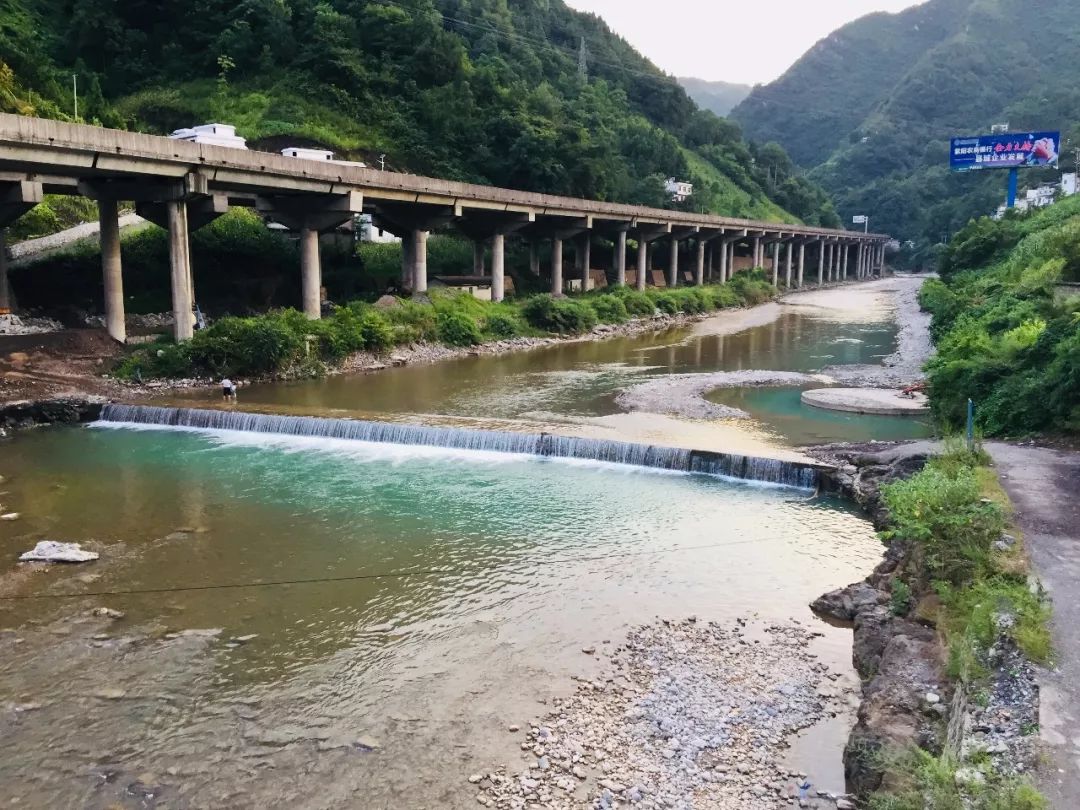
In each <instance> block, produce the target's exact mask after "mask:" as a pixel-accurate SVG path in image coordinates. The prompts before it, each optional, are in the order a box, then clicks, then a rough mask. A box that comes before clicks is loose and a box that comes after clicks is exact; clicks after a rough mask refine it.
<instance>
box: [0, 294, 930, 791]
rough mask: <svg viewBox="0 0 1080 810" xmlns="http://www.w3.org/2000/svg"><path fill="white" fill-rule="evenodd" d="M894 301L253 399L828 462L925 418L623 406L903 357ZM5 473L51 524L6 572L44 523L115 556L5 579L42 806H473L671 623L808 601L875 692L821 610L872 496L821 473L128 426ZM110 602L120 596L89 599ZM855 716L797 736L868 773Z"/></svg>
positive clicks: (856, 548) (859, 543)
mask: <svg viewBox="0 0 1080 810" xmlns="http://www.w3.org/2000/svg"><path fill="white" fill-rule="evenodd" d="M878 297H879V298H880V294H878ZM879 303H880V302H879ZM864 304H865V302H864ZM871 310H873V311H871ZM845 312H846V313H847V314H846V315H845V314H843V313H845ZM838 313H839V314H838ZM889 317H890V316H889V312H888V307H887V306H883V305H882V306H877V307H876V308H871V307H867V306H860V307H858V309H857V312H856V314H854V315H853V314H852V310H851V309H836V310H821V309H820V308H815V307H804V308H801V309H797V310H795V311H785V312H782V313H781V314H780V316H779V317H778V318H776V319H771V320H769V322H768V323H763V324H759V325H757V326H751V327H749V328H748V329H746V330H743V331H736V332H734V333H728V332H727V327H725V326H724V325H723V323H722V321H721V320H719V319H711V320H708V321H704V322H701V323H699V324H697V325H695V326H692V327H688V328H685V329H681V330H675V331H671V332H667V333H662V334H654V335H649V336H646V337H638V338H629V339H616V340H610V341H604V342H579V343H571V344H565V345H560V346H557V347H554V348H551V349H546V350H539V351H534V352H528V353H522V354H516V355H503V356H497V357H467V358H462V359H460V360H454V361H450V362H446V363H442V364H438V365H430V366H416V367H405V368H399V369H392V370H388V371H386V372H383V373H380V374H376V375H372V376H364V377H335V378H331V379H328V380H321V381H309V382H303V383H297V384H289V385H275V386H253V387H250V388H245V389H243V390H242V392H241V405H240V407H245V408H246V407H250V408H252V409H257V410H274V411H284V412H290V413H312V414H320V415H334V416H342V415H348V416H382V417H384V418H385V417H386V416H388V415H392V416H393V418H395V419H402V418H403V419H408V420H411V421H445V422H449V423H456V424H467V425H470V426H473V425H484V426H493V425H494V426H506V425H510V426H522V425H524V426H528V428H529V429H536V428H537V427H540V428H543V429H548V428H553V429H556V430H561V431H566V432H570V433H577V434H588V435H600V436H605V437H609V436H618V437H619V438H626V439H640V438H642V437H648V438H649V439H651V440H654V441H657V442H660V443H665V442H666V443H675V444H680V443H681V444H686V443H687V442H690V443H691V446H696V444H697V443H698V440H701V442H702V443H704V444H709V445H711V446H714V447H715V446H717V445H719V444H722V443H723V442H724V441H726V440H727V439H728V438H730V437H732V436H734V435H737V434H738V435H742V436H743V438H741V439H740V442H741V443H742V444H743V446H753V447H758V446H760V447H769V448H771V449H772V450H774V451H777V452H781V451H785V452H792V453H796V454H797V452H798V451H797V447H796V445H798V444H802V443H804V442H805V441H806V440H812V441H817V440H823V439H833V438H850V437H851V436H852V431H853V430H861V431H864V433H865V434H866V435H871V434H875V435H877V436H878V437H879V438H881V437H882V436H881V435H880V432H881V431H884V432H886V433H889V434H890V435H889V436H888V437H892V436H893V435H897V436H900V435H916V434H919V433H920V432H921V431H925V426H922V425H920V424H919V423H918V422H915V423H912V422H909V421H904V420H902V419H897V420H894V421H884V422H881V423H880V424H877V423H875V424H869V423H867V422H866V421H864V420H862V419H860V418H859V417H842V418H839V419H836V420H833V419H830V418H824V417H821V416H819V415H817V414H815V415H813V417H805V418H800V417H799V416H798V414H799V412H800V409H799V408H797V407H794V406H793V405H792V400H791V399H790V395H791V392H790V391H785V390H783V389H747V390H743V389H736V390H734V391H728V392H724V394H723V397H724V398H725V399H730V398H734V399H735V400H738V401H739V402H741V403H742V405H741V407H744V409H745V410H746V411H748V412H749V413H750V414H751V417H752V418H751V419H742V420H731V421H730V423H726V424H723V425H711V424H700V423H692V422H686V421H685V420H679V419H676V418H671V417H655V423H654V422H653V420H652V419H651V417H652V416H653V415H650V414H633V415H624V414H619V413H618V408H617V406H616V405H615V402H614V398H615V394H616V392H617V390H618V389H619V388H620V387H622V386H624V385H626V384H627V381H628V380H637V379H640V378H642V377H650V376H657V375H663V374H671V373H685V372H697V371H716V370H737V369H748V368H757V369H760V368H770V369H785V370H806V371H816V370H819V369H821V368H823V367H825V366H828V365H835V364H838V363H873V362H874V361H875V360H879V359H880V358H882V357H883V356H885V355H888V354H889V353H890V352H891V351H892V350H893V348H894V346H895V335H896V327H895V324H893V323H892V322H891V321H890V320H889ZM771 395H776V396H775V398H774V397H772V396H771ZM211 396H212V395H211V394H194V395H190V396H189V397H179V398H178V397H175V396H173V397H171V398H170V399H171V400H174V401H175V400H177V399H180V400H181V401H190V400H191V399H192V398H194V399H205V400H206V404H215V405H216V404H217V403H216V402H213V400H212V399H211ZM857 426H858V427H857ZM0 473H2V474H3V475H4V476H6V477H7V481H6V482H5V483H4V485H3V487H4V489H5V490H6V491H5V492H4V494H3V496H2V498H3V502H4V504H5V506H7V507H8V508H12V509H17V510H18V511H19V512H20V513H21V515H22V517H21V519H20V520H18V521H16V522H13V523H4V524H2V525H0V556H2V558H3V559H4V560H12V559H14V558H15V557H16V556H17V554H18V552H20V551H22V550H25V549H26V548H29V547H30V546H32V545H33V542H34V541H36V540H38V539H43V538H57V539H65V540H74V541H79V542H83V543H84V544H86V545H87V546H88V547H91V548H94V549H95V550H99V551H100V552H101V553H102V560H101V561H100V562H98V563H95V564H92V565H89V566H84V567H63V568H52V569H45V570H35V569H30V568H28V567H23V568H21V569H17V570H10V571H9V573H6V574H3V575H0V596H2V597H7V598H6V599H4V600H0V628H2V630H0V650H2V653H0V695H3V698H2V700H3V701H4V702H3V703H0V735H2V736H3V739H4V740H5V754H4V757H3V758H2V759H0V784H3V785H4V788H5V797H6V798H8V799H9V800H10V801H12V802H13V803H16V804H17V805H18V806H21V807H35V808H36V807H41V808H53V807H60V806H72V807H75V806H78V807H91V808H106V807H113V806H121V807H145V806H169V807H226V806H228V807H362V808H377V807H395V808H397V807H410V808H411V807H473V806H476V800H475V790H474V789H472V786H471V785H469V784H468V783H467V782H466V781H465V780H464V776H466V775H468V774H469V773H472V772H474V771H481V772H486V770H488V769H490V768H492V767H493V766H494V765H495V764H497V763H498V764H505V765H506V766H507V767H508V768H510V769H515V768H517V769H520V767H521V762H520V760H521V757H522V754H521V751H520V750H519V742H520V741H521V740H520V736H519V735H515V734H513V733H509V732H508V731H507V729H508V727H509V726H510V725H511V724H513V725H521V726H525V725H527V724H528V723H530V722H531V721H532V720H533V718H534V717H536V716H537V715H538V713H540V712H542V711H544V710H545V706H549V705H551V702H552V701H553V700H555V699H557V698H560V697H565V696H566V695H568V694H569V693H570V692H571V691H572V690H573V688H574V681H573V680H572V678H575V677H584V678H593V677H596V676H597V674H598V673H599V672H601V671H602V669H603V667H604V661H605V658H606V654H607V651H608V650H609V649H610V646H609V645H617V644H619V640H620V639H621V638H623V637H625V635H626V633H627V631H628V630H629V629H631V628H632V627H633V626H636V625H640V624H644V623H649V622H653V621H655V619H656V617H658V616H659V617H670V618H682V617H685V616H687V615H690V614H695V615H697V616H701V617H703V618H707V619H708V620H710V621H717V622H719V623H722V624H731V623H733V622H735V620H737V619H741V620H749V621H751V622H773V621H775V622H784V621H791V620H793V619H794V620H798V621H802V622H803V623H805V624H806V625H807V626H812V627H813V628H814V630H815V631H818V632H820V633H821V637H820V638H818V639H817V640H816V641H814V642H813V645H814V654H816V655H818V656H819V657H820V660H822V661H823V662H825V663H827V664H828V665H829V666H831V667H833V668H835V669H836V670H838V671H840V672H843V678H842V680H841V682H842V683H846V684H847V685H848V686H852V685H853V684H854V681H853V674H852V673H851V672H850V665H849V663H848V661H849V657H850V633H849V632H848V631H846V630H843V629H836V628H831V627H828V626H827V625H824V624H823V623H820V622H817V621H816V620H815V619H814V618H813V617H812V615H811V614H810V613H809V611H808V609H807V607H806V605H807V603H808V602H809V601H810V600H811V599H813V598H814V597H816V596H817V595H818V594H820V593H822V592H824V591H827V590H830V589H832V588H835V587H838V586H841V585H844V584H847V583H848V582H850V581H853V580H855V579H858V578H860V577H862V576H864V575H865V574H866V572H867V571H868V570H869V569H870V568H871V567H872V566H873V565H874V564H875V562H876V561H877V559H878V558H879V556H880V545H879V543H878V541H877V540H876V538H875V537H874V534H873V531H872V529H871V527H870V526H869V524H868V523H867V522H866V521H865V520H864V519H863V518H862V517H861V516H859V515H858V514H856V513H855V512H854V511H853V510H852V509H851V508H849V507H848V506H846V505H845V504H842V503H839V502H835V501H832V500H830V499H827V498H822V497H815V496H814V495H813V493H811V492H807V491H803V490H798V489H791V488H785V487H771V486H762V485H756V484H751V483H739V482H732V481H728V480H723V479H718V478H715V477H712V476H707V475H690V474H681V473H670V472H663V471H655V470H644V469H634V468H628V467H622V466H619V465H610V464H603V463H595V462H586V461H574V460H556V459H535V458H525V457H517V456H509V455H505V454H500V453H476V452H469V451H455V450H444V449H439V448H430V447H401V446H395V445H372V444H366V443H359V442H353V441H349V440H333V439H324V438H310V437H297V436H268V435H263V434H252V433H244V432H237V431H221V430H217V431H181V430H165V429H147V428H146V427H145V426H142V427H140V428H139V429H135V428H134V427H125V426H123V425H112V426H106V425H98V426H94V427H90V428H81V429H73V428H56V429H45V430H39V431H34V432H32V433H28V434H24V435H20V436H18V437H17V438H16V439H15V440H13V441H11V442H9V443H7V444H6V446H5V447H4V450H3V456H2V463H0ZM288 583H292V584H288ZM130 591H143V593H135V594H132V593H125V592H130ZM146 591H149V592H146ZM85 593H94V594H101V595H99V596H95V597H92V598H91V597H78V598H68V597H72V596H76V597H77V595H79V594H85ZM12 597H15V598H12ZM99 607H109V608H112V609H115V610H120V611H123V612H124V613H125V617H124V618H123V619H109V618H107V617H99V616H94V615H91V614H90V611H92V609H94V608H99ZM585 649H587V650H594V649H595V650H596V651H597V652H596V653H595V654H585V653H583V652H582V651H583V650H585ZM849 719H850V715H849V714H848V713H847V712H841V715H840V716H839V717H838V718H837V720H836V721H835V722H831V723H826V724H823V725H822V726H820V727H819V728H817V729H811V731H810V732H808V734H807V735H806V737H805V738H804V740H803V742H801V743H799V744H797V746H796V750H795V753H794V754H793V756H794V757H795V759H796V760H797V762H798V766H799V768H800V769H806V770H809V771H811V773H812V776H813V777H814V780H815V783H816V784H818V785H819V786H824V787H828V788H830V789H833V790H840V789H842V770H841V769H840V767H839V752H840V748H841V747H842V742H843V736H844V734H845V733H846V723H847V722H849Z"/></svg>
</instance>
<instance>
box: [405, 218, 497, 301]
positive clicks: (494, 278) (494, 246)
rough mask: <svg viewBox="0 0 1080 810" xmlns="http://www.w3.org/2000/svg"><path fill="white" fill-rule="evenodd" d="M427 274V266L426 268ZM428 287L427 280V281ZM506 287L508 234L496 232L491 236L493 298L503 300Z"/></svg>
mask: <svg viewBox="0 0 1080 810" xmlns="http://www.w3.org/2000/svg"><path fill="white" fill-rule="evenodd" d="M424 273H425V276H426V275H427V268H425V269H424ZM425 287H426V282H425ZM505 287H506V236H505V235H504V234H501V233H495V234H492V236H491V300H492V301H502V300H503V298H505V297H506V295H505Z"/></svg>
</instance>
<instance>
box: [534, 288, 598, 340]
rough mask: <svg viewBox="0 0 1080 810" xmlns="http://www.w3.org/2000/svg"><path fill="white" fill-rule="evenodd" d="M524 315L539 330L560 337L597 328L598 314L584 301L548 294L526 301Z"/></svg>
mask: <svg viewBox="0 0 1080 810" xmlns="http://www.w3.org/2000/svg"><path fill="white" fill-rule="evenodd" d="M522 315H524V316H525V320H526V321H528V323H529V324H530V325H532V326H534V327H536V328H537V329H542V330H544V331H545V332H555V333H557V334H560V335H579V334H581V333H583V332H588V331H589V330H591V329H592V328H593V327H594V326H596V312H595V311H594V310H593V308H592V307H590V306H589V305H588V304H586V303H585V302H584V301H579V300H575V299H572V298H555V297H554V296H552V295H548V294H544V295H537V296H534V297H533V298H530V299H529V300H528V301H526V302H525V305H524V306H523V307H522Z"/></svg>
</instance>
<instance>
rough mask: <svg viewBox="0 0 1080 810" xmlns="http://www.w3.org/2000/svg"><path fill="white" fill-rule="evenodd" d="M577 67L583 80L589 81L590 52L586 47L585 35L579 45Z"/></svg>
mask: <svg viewBox="0 0 1080 810" xmlns="http://www.w3.org/2000/svg"><path fill="white" fill-rule="evenodd" d="M577 69H578V76H580V77H581V80H582V81H583V82H587V81H588V80H589V52H588V51H587V50H586V49H585V37H582V38H581V43H580V45H579V46H578V60H577Z"/></svg>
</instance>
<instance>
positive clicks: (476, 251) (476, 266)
mask: <svg viewBox="0 0 1080 810" xmlns="http://www.w3.org/2000/svg"><path fill="white" fill-rule="evenodd" d="M485 249H486V248H485V246H484V240H483V239H473V246H472V255H473V260H472V264H473V275H474V276H486V275H487V266H486V263H485V259H484V251H485Z"/></svg>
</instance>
